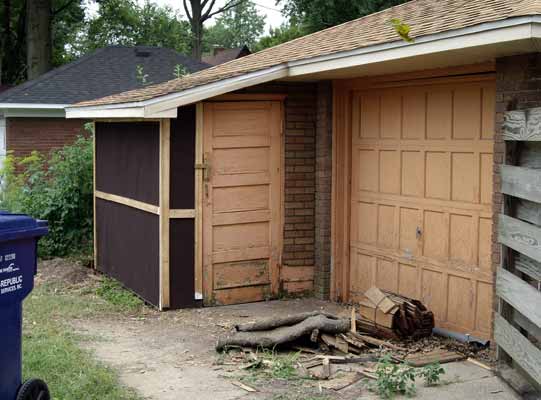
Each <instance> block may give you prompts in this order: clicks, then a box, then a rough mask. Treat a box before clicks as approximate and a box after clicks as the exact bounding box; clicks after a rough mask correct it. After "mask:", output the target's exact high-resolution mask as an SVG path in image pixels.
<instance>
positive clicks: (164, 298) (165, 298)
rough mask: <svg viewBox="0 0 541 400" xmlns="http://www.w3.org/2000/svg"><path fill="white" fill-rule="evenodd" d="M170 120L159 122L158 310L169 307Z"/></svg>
mask: <svg viewBox="0 0 541 400" xmlns="http://www.w3.org/2000/svg"><path fill="white" fill-rule="evenodd" d="M170 140H171V120H170V119H168V118H166V119H162V120H161V121H160V208H159V212H160V310H163V309H166V308H169V306H170V285H169V190H170V178H169V174H170V149H171V144H170Z"/></svg>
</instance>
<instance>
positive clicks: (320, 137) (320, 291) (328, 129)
mask: <svg viewBox="0 0 541 400" xmlns="http://www.w3.org/2000/svg"><path fill="white" fill-rule="evenodd" d="M331 182H332V83H331V82H320V83H319V84H318V87H317V117H316V193H315V196H316V199H315V200H316V207H315V271H314V293H315V295H316V297H318V298H321V299H328V298H329V295H330V284H331V191H332V185H331Z"/></svg>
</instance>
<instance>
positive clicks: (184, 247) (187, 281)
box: [169, 219, 200, 309]
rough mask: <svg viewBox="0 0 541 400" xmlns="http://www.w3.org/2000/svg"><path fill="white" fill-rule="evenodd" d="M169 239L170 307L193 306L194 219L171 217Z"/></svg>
mask: <svg viewBox="0 0 541 400" xmlns="http://www.w3.org/2000/svg"><path fill="white" fill-rule="evenodd" d="M169 232H170V239H169V257H170V259H169V265H170V267H169V277H170V287H171V308H173V309H175V308H184V307H194V306H197V305H200V302H197V301H195V300H194V220H193V219H172V220H171V223H170V226H169Z"/></svg>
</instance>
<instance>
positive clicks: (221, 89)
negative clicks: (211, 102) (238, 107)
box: [145, 65, 288, 113]
mask: <svg viewBox="0 0 541 400" xmlns="http://www.w3.org/2000/svg"><path fill="white" fill-rule="evenodd" d="M287 76H288V71H287V66H286V65H278V66H275V67H271V68H267V69H264V70H261V71H256V72H252V73H248V74H243V75H240V76H236V77H233V78H228V79H224V80H220V81H216V82H212V83H209V84H206V85H202V86H198V87H195V88H192V89H187V90H184V91H182V92H178V93H172V94H168V95H166V96H161V97H157V98H155V99H150V100H147V101H146V102H145V103H146V104H145V109H146V110H148V111H149V112H151V113H155V112H160V111H163V110H168V109H170V108H177V107H180V106H183V105H187V104H193V103H196V102H198V101H201V100H205V99H208V98H211V97H215V96H219V95H222V94H225V93H230V92H233V91H235V90H240V89H244V88H246V87H250V86H255V85H259V84H262V83H265V82H270V81H274V80H277V79H282V78H285V77H287Z"/></svg>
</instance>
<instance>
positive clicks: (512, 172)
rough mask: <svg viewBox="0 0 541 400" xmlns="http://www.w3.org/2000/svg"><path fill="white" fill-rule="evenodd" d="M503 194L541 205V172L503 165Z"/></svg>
mask: <svg viewBox="0 0 541 400" xmlns="http://www.w3.org/2000/svg"><path fill="white" fill-rule="evenodd" d="M501 177H502V193H504V194H507V195H510V196H514V197H520V198H521V199H526V200H530V201H534V202H537V203H541V171H540V170H535V169H528V168H521V167H514V166H511V165H502V167H501Z"/></svg>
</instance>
